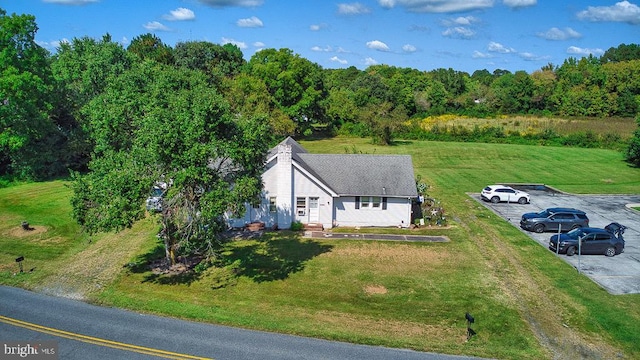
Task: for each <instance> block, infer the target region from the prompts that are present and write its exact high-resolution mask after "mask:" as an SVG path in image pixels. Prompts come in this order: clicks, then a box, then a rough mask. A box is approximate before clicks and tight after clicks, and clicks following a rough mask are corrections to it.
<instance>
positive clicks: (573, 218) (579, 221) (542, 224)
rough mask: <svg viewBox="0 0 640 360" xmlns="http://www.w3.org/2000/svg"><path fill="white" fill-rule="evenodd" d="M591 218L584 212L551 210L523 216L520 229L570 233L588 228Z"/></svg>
mask: <svg viewBox="0 0 640 360" xmlns="http://www.w3.org/2000/svg"><path fill="white" fill-rule="evenodd" d="M588 226H589V218H587V214H586V213H585V212H584V211H582V210H577V209H572V208H549V209H546V210H543V211H541V212H539V213H526V214H522V218H521V219H520V227H521V228H523V229H525V230H529V231H535V232H537V233H541V232H545V231H558V228H560V231H569V230H573V229H577V228H580V227H588Z"/></svg>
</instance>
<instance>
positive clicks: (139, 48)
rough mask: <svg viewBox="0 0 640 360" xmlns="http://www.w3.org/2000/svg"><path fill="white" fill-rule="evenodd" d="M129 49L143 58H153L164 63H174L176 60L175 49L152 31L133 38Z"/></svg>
mask: <svg viewBox="0 0 640 360" xmlns="http://www.w3.org/2000/svg"><path fill="white" fill-rule="evenodd" d="M127 51H128V52H130V53H132V54H135V55H136V56H137V57H138V58H139V59H141V60H144V59H151V60H154V61H157V62H160V63H163V64H173V62H174V58H173V49H172V48H171V47H170V46H168V45H165V44H164V43H163V42H162V40H161V39H160V38H159V37H157V36H156V35H154V34H151V33H146V34H144V35H140V36H137V37H135V38H133V40H131V43H130V44H129V46H128V47H127Z"/></svg>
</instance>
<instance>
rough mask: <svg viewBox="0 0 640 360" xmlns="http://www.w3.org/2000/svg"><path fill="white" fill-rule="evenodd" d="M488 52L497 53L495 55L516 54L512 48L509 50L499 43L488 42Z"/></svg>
mask: <svg viewBox="0 0 640 360" xmlns="http://www.w3.org/2000/svg"><path fill="white" fill-rule="evenodd" d="M488 50H489V51H490V52H497V53H501V54H510V53H514V52H516V50H515V49H514V48H509V47H506V46H504V45H502V44H500V43H497V42H494V41H492V42H490V43H489V46H488Z"/></svg>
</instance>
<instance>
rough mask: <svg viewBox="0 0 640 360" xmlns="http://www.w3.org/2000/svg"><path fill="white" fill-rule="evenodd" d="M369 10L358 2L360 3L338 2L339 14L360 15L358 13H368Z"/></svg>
mask: <svg viewBox="0 0 640 360" xmlns="http://www.w3.org/2000/svg"><path fill="white" fill-rule="evenodd" d="M370 12H371V10H370V9H369V8H368V7H366V6H364V5H362V4H360V3H351V4H344V3H343V4H338V14H341V15H360V14H368V13H370Z"/></svg>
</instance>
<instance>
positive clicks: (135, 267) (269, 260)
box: [127, 231, 332, 287]
mask: <svg viewBox="0 0 640 360" xmlns="http://www.w3.org/2000/svg"><path fill="white" fill-rule="evenodd" d="M331 248H332V246H331V245H326V244H321V243H319V242H318V241H315V240H313V239H304V238H301V237H300V235H299V234H298V233H294V232H287V231H278V232H274V233H264V234H263V235H262V236H260V237H259V238H253V239H249V240H238V241H230V242H228V243H226V244H225V246H224V248H223V249H222V255H221V256H220V258H218V259H217V260H216V261H215V262H214V263H213V264H212V265H213V266H214V267H216V268H218V269H221V268H224V269H227V270H229V274H232V275H231V276H233V277H234V278H238V277H243V276H244V277H247V278H249V279H251V280H252V281H255V282H259V283H260V282H266V281H274V280H283V279H286V278H287V277H289V275H290V274H292V273H296V272H298V271H301V270H302V269H304V264H305V263H306V262H307V261H308V260H311V259H312V258H314V257H316V256H318V255H320V254H322V253H325V252H328V251H330V250H331ZM164 255H165V253H164V247H163V246H162V244H158V246H156V247H155V248H154V249H153V250H152V251H150V252H148V253H146V254H143V255H140V256H139V257H138V258H137V259H136V260H135V261H134V262H132V263H129V264H128V265H127V267H128V268H129V271H131V272H133V273H140V274H145V275H144V279H143V281H142V282H143V283H146V282H152V283H157V284H162V285H177V284H186V285H190V284H191V283H193V282H195V281H198V280H200V279H201V278H202V277H203V275H204V272H202V271H194V269H193V267H194V266H195V265H197V262H193V261H192V262H189V261H183V262H179V263H178V264H177V265H174V267H172V269H173V270H172V269H169V270H167V271H157V270H158V266H157V264H158V263H162V262H164V261H165V260H164ZM198 260H199V259H198ZM233 282H234V281H231V279H227V280H226V281H224V282H223V283H233ZM218 287H224V285H221V286H218Z"/></svg>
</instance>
